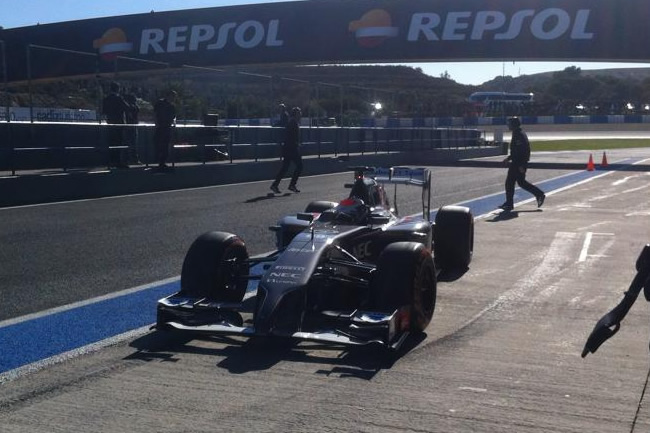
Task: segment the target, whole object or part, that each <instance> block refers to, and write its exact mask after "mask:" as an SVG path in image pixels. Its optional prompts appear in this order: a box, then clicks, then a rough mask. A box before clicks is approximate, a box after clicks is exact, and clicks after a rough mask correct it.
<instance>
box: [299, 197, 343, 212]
mask: <svg viewBox="0 0 650 433" xmlns="http://www.w3.org/2000/svg"><path fill="white" fill-rule="evenodd" d="M335 207H336V203H334V202H333V201H324V200H317V201H312V202H311V203H309V204H308V205H307V207H306V208H305V212H312V213H323V212H325V211H326V210H328V209H332V208H335Z"/></svg>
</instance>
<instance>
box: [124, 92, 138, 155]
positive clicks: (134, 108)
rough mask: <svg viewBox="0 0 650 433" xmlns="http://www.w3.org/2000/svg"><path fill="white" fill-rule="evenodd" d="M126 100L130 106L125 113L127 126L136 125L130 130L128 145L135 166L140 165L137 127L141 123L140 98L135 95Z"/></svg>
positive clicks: (130, 94) (126, 96)
mask: <svg viewBox="0 0 650 433" xmlns="http://www.w3.org/2000/svg"><path fill="white" fill-rule="evenodd" d="M124 100H125V101H126V103H127V104H128V106H129V109H128V111H127V112H126V113H125V116H124V117H125V121H126V124H127V125H134V126H132V127H130V128H128V134H127V136H128V145H129V160H130V161H132V162H133V163H134V164H140V158H139V157H138V127H137V126H135V125H137V124H138V123H139V119H138V117H139V114H140V107H138V98H137V97H136V96H135V94H133V93H127V94H126V95H124Z"/></svg>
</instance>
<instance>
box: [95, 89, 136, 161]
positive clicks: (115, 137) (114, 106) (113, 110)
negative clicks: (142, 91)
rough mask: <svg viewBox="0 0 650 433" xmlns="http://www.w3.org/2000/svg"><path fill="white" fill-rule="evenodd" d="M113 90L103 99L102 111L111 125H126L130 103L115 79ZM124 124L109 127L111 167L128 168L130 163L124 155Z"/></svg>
mask: <svg viewBox="0 0 650 433" xmlns="http://www.w3.org/2000/svg"><path fill="white" fill-rule="evenodd" d="M110 89H111V92H110V93H109V94H108V96H106V97H105V98H104V100H103V101H102V112H103V114H104V117H105V118H106V123H108V124H109V125H124V123H125V121H126V113H127V112H128V111H129V109H130V107H129V104H127V102H126V101H125V100H124V98H123V97H122V96H121V95H120V85H119V84H118V83H116V82H115V81H113V82H112V83H111V87H110ZM123 132H124V130H123V127H122V126H110V127H109V128H108V146H109V147H108V158H109V163H108V165H109V167H118V168H128V167H129V166H128V164H127V163H126V161H125V159H124V158H123V156H122V139H123V137H122V134H123Z"/></svg>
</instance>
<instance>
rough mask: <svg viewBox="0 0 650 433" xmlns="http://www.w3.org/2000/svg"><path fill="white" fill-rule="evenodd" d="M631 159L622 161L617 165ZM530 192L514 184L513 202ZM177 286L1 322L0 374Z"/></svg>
mask: <svg viewBox="0 0 650 433" xmlns="http://www.w3.org/2000/svg"><path fill="white" fill-rule="evenodd" d="M634 161H635V160H625V161H621V162H620V163H619V164H617V166H619V167H622V166H624V165H627V164H631V163H633V162H634ZM602 173H603V172H602V171H584V172H577V173H572V174H569V175H566V176H562V177H559V178H556V179H550V180H547V181H544V182H539V183H538V185H539V186H540V187H541V188H542V189H543V190H544V191H546V192H547V193H548V192H550V191H553V190H556V189H559V188H562V187H565V186H568V185H571V184H574V183H577V182H580V181H583V180H585V179H589V178H591V177H594V176H597V175H599V174H602ZM530 197H531V196H530V194H528V193H527V192H524V191H521V190H520V189H517V190H516V192H515V203H516V202H518V201H522V200H526V199H527V198H530ZM503 201H504V195H503V194H496V195H491V196H488V197H483V198H480V199H477V200H472V201H469V202H466V203H462V204H463V205H464V206H467V207H469V208H470V209H471V210H472V213H473V214H474V215H482V214H485V213H487V212H490V211H493V210H495V209H496V208H497V206H499V205H500V204H501V203H502V202H503ZM432 217H435V212H432ZM179 287H180V283H179V281H175V282H171V283H167V284H164V285H160V286H155V287H151V288H148V289H143V290H140V291H137V292H133V293H129V294H125V295H122V296H117V297H115V298H111V299H106V300H101V301H98V302H96V303H93V304H88V305H84V306H80V307H76V308H72V309H70V310H66V311H61V312H57V313H52V314H49V315H45V316H42V317H39V318H35V319H31V320H26V321H23V322H20V323H16V324H13V325H8V326H5V327H2V328H0V374H1V373H5V372H7V371H10V370H13V369H16V368H19V367H22V366H25V365H28V364H31V363H34V362H38V361H41V360H44V359H47V358H50V357H52V356H56V355H60V354H62V353H65V352H69V351H71V350H75V349H79V348H81V347H84V346H87V345H89V344H93V343H97V342H99V341H102V340H105V339H107V338H111V337H113V336H116V335H119V334H122V333H125V332H128V331H132V330H134V329H137V328H141V327H143V326H147V325H150V324H152V323H154V322H155V321H156V303H157V301H158V300H159V299H160V298H163V297H165V296H168V295H170V294H172V293H174V292H176V291H178V290H179Z"/></svg>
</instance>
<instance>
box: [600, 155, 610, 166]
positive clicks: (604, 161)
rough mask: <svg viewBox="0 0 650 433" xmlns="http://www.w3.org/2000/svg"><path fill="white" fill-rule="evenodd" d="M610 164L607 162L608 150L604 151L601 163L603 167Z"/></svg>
mask: <svg viewBox="0 0 650 433" xmlns="http://www.w3.org/2000/svg"><path fill="white" fill-rule="evenodd" d="M608 165H609V164H607V152H603V162H601V163H600V166H601V167H607V166H608Z"/></svg>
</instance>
